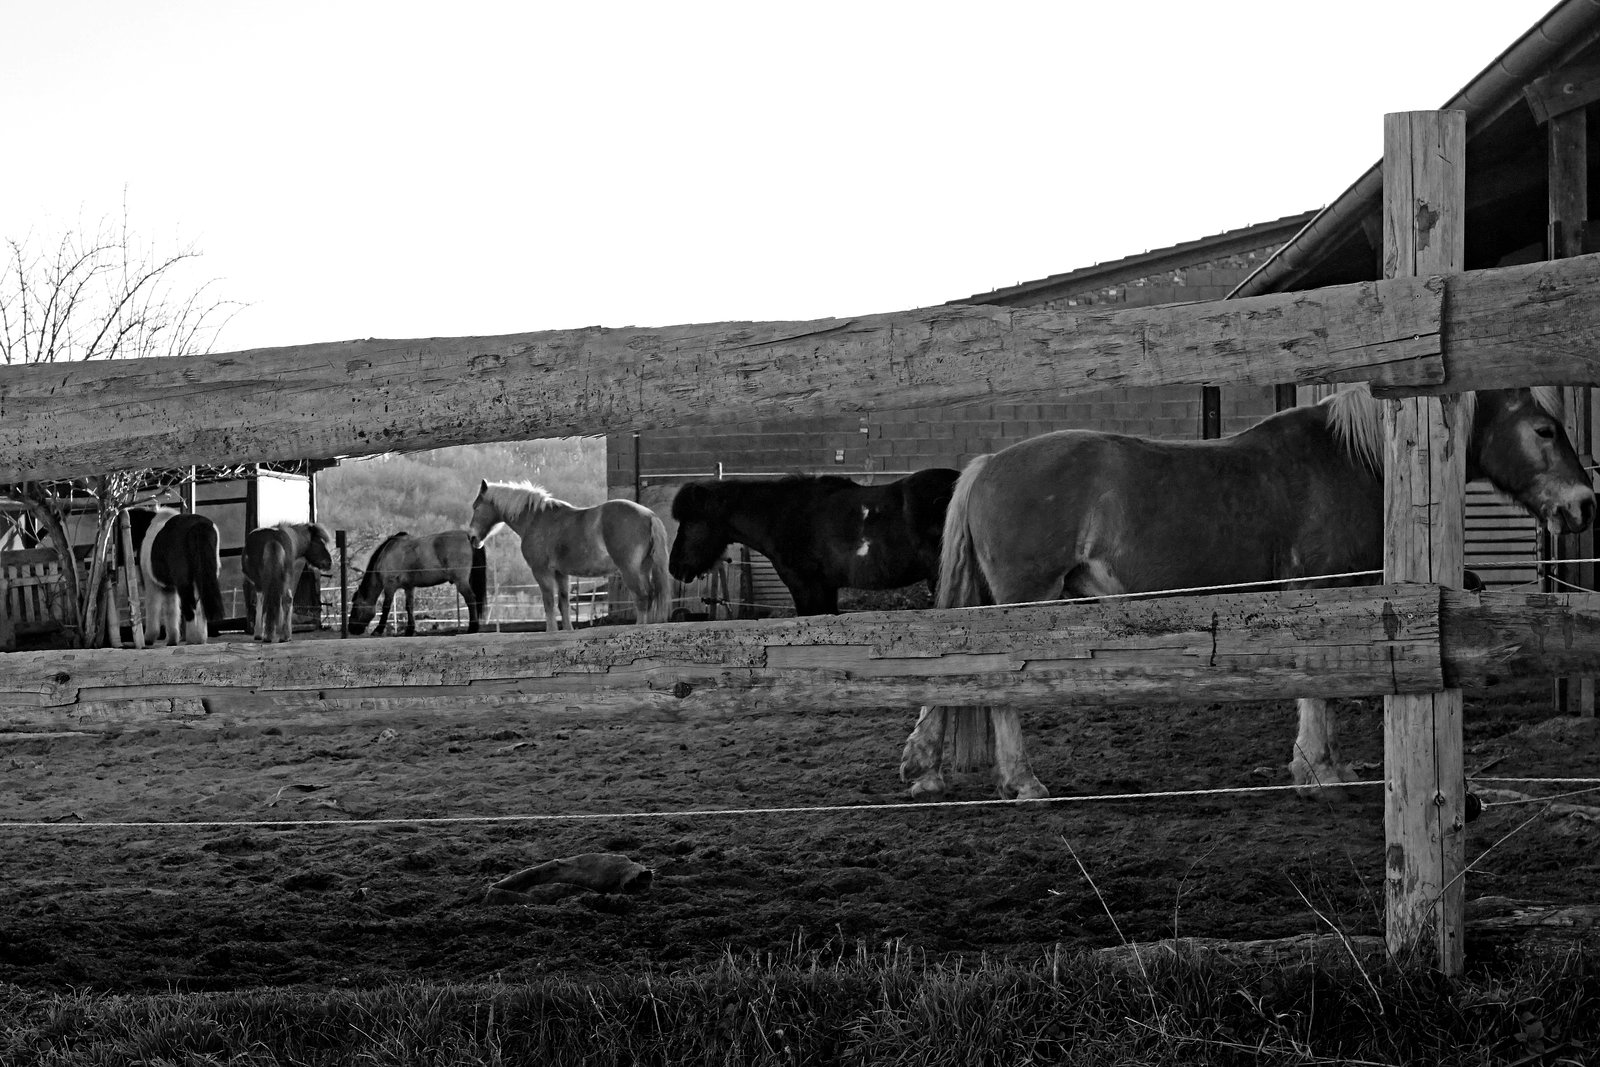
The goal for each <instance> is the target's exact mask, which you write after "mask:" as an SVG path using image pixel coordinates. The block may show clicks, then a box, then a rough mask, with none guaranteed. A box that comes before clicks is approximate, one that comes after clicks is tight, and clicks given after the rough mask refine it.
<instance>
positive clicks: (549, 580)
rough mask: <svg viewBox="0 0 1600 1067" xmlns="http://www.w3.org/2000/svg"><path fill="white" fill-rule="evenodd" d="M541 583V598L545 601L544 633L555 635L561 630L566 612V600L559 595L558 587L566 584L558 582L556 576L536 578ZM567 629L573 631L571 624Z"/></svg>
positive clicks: (542, 575) (546, 575)
mask: <svg viewBox="0 0 1600 1067" xmlns="http://www.w3.org/2000/svg"><path fill="white" fill-rule="evenodd" d="M534 581H536V582H538V583H539V597H540V599H541V600H543V601H544V632H545V633H547V634H553V633H555V632H556V631H557V630H559V629H561V618H562V615H563V614H565V612H566V607H567V604H566V599H565V598H564V597H559V596H558V595H557V587H558V586H564V585H565V584H566V583H564V582H558V581H557V580H556V579H555V577H554V576H552V575H549V574H541V575H538V576H537V577H535V578H534ZM567 629H569V630H570V629H572V626H571V624H570V623H569V624H568V626H567Z"/></svg>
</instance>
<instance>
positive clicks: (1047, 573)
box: [967, 415, 1382, 599]
mask: <svg viewBox="0 0 1600 1067" xmlns="http://www.w3.org/2000/svg"><path fill="white" fill-rule="evenodd" d="M1315 418H1316V416H1314V415H1311V416H1308V417H1307V418H1305V419H1299V418H1291V419H1276V420H1271V421H1270V423H1262V424H1258V426H1257V427H1254V428H1252V430H1250V431H1246V432H1244V433H1241V434H1236V435H1234V436H1233V437H1229V438H1224V439H1222V440H1218V441H1162V440H1154V439H1149V438H1141V437H1133V436H1129V435H1121V434H1109V433H1100V432H1096V431H1088V430H1061V431H1057V432H1055V433H1051V434H1045V435H1042V436H1040V437H1035V438H1031V439H1029V440H1027V441H1023V442H1021V443H1019V444H1017V445H1013V446H1011V447H1010V448H1007V449H1004V450H1002V451H1000V452H998V453H995V454H994V456H992V457H991V459H990V460H989V462H988V464H987V465H986V467H985V469H984V470H983V472H982V474H981V477H979V478H978V479H977V480H976V481H975V483H974V484H973V486H972V492H971V497H970V500H969V501H968V515H967V521H968V523H969V526H970V529H971V532H972V536H973V539H974V544H975V549H976V551H977V554H978V558H979V559H980V560H981V561H982V566H983V569H984V571H985V574H986V577H987V578H988V579H989V582H990V585H991V587H992V588H994V590H995V593H996V595H997V597H998V598H1000V599H1040V598H1044V597H1047V596H1061V595H1066V596H1074V595H1096V594H1102V593H1105V592H1118V591H1120V592H1152V591H1157V590H1162V589H1178V588H1186V587H1190V586H1199V585H1220V584H1230V583H1238V582H1252V581H1270V580H1274V579H1286V578H1294V577H1301V576H1307V575H1316V574H1325V573H1339V572H1344V571H1349V570H1357V569H1367V568H1368V567H1370V566H1376V565H1377V564H1376V563H1374V560H1375V559H1378V558H1379V555H1380V553H1381V538H1380V537H1379V531H1380V530H1381V522H1382V496H1381V481H1380V480H1379V479H1378V478H1377V476H1376V475H1374V474H1373V473H1372V472H1370V471H1368V470H1366V469H1365V467H1364V466H1362V465H1361V464H1360V463H1359V462H1355V461H1353V460H1352V458H1351V457H1350V455H1349V454H1348V453H1347V452H1346V451H1345V450H1344V449H1343V448H1342V446H1339V445H1338V444H1337V443H1336V442H1334V441H1333V440H1332V439H1331V438H1330V437H1329V436H1328V434H1327V433H1326V432H1325V430H1324V429H1323V428H1322V427H1321V424H1320V423H1318V422H1316V421H1315ZM1258 431H1259V432H1258Z"/></svg>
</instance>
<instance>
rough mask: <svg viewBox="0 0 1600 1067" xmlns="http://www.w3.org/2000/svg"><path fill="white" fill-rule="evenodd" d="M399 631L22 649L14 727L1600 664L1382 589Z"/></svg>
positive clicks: (1227, 696) (1064, 702)
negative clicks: (575, 628)
mask: <svg viewBox="0 0 1600 1067" xmlns="http://www.w3.org/2000/svg"><path fill="white" fill-rule="evenodd" d="M404 640H405V639H403V638H372V639H367V640H363V641H360V642H351V641H345V642H337V641H330V642H301V643H293V644H289V645H257V644H250V643H227V644H212V645H200V646H178V647H173V648H166V647H163V648H154V649H145V650H134V649H93V650H79V651H68V652H61V651H50V652H19V653H12V654H10V655H8V656H7V657H6V660H5V668H6V669H5V671H4V673H3V674H0V729H8V730H60V729H111V728H120V727H123V726H128V725H133V724H137V723H148V722H155V721H174V720H177V721H186V722H190V723H193V724H196V725H209V726H219V727H220V726H233V725H244V724H250V723H255V724H260V723H264V722H268V721H272V722H306V723H316V722H327V723H344V722H348V721H350V720H351V718H352V716H357V715H359V716H360V717H369V718H382V717H384V716H387V715H390V714H395V713H402V712H403V713H405V714H407V715H434V716H445V717H452V716H459V715H462V714H464V713H465V712H466V710H467V709H469V708H471V709H476V710H478V711H487V712H491V713H493V712H499V711H506V712H515V713H529V714H540V715H546V714H556V715H562V714H572V715H581V716H583V717H586V718H593V717H604V716H606V715H655V716H660V717H665V718H691V717H695V716H701V715H735V714H748V713H756V712H770V711H784V710H794V709H815V710H826V709H837V708H861V707H878V706H885V705H890V706H899V707H907V708H909V707H912V706H915V705H917V704H921V703H945V704H976V703H1006V704H1011V705H1014V706H1020V707H1033V708H1056V707H1062V706H1069V705H1086V704H1106V703H1122V702H1128V703H1137V704H1141V705H1143V704H1150V703H1161V702H1196V701H1202V702H1203V701H1210V700H1265V699H1277V698H1284V697H1294V696H1374V695H1379V694H1384V693H1404V692H1431V691H1434V690H1437V689H1440V688H1443V687H1444V686H1446V685H1452V686H1478V685H1486V684H1491V683H1493V682H1494V681H1495V680H1497V679H1499V678H1506V677H1511V676H1514V675H1533V674H1551V673H1572V672H1577V671H1583V670H1591V671H1592V670H1596V669H1600V594H1542V593H1505V592H1494V593H1488V592H1486V593H1481V594H1471V593H1463V592H1460V591H1456V590H1443V589H1441V588H1440V587H1438V586H1434V585H1388V586H1369V587H1363V588H1356V589H1322V590H1291V591H1287V592H1271V593H1230V594H1226V595H1219V596H1198V597H1182V598H1169V599H1163V600H1147V601H1118V602H1111V603H1101V604H1061V605H1021V606H1008V607H989V608H968V609H961V608H955V609H938V610H929V611H918V612H862V613H857V614H849V615H841V616H820V617H811V618H800V619H784V620H775V621H765V622H707V623H698V624H694V625H682V624H676V625H657V626H627V627H602V628H598V629H592V630H587V631H579V632H576V633H573V632H567V633H557V634H545V633H535V634H477V635H466V636H455V637H441V638H432V639H428V640H426V641H418V640H415V639H413V640H410V641H406V642H405V644H404V646H403V651H404V655H400V654H398V653H399V652H400V650H401V646H399V645H397V644H395V642H399V641H404Z"/></svg>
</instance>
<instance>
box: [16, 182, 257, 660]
mask: <svg viewBox="0 0 1600 1067" xmlns="http://www.w3.org/2000/svg"><path fill="white" fill-rule="evenodd" d="M3 256H4V259H3V262H0V363H6V364H20V363H59V362H67V361H73V360H84V359H134V358H141V357H145V356H177V355H191V354H194V353H198V352H208V351H210V350H211V347H212V345H214V344H215V343H216V339H217V336H218V334H219V333H220V332H221V330H222V328H223V327H224V326H226V325H227V322H228V320H229V319H231V318H232V317H233V315H234V314H235V313H236V312H237V311H238V309H239V308H240V307H241V305H239V304H238V303H236V302H232V301H225V300H220V299H217V298H215V297H214V296H212V295H211V288H212V285H213V282H212V281H210V280H208V281H205V282H202V283H199V284H197V285H186V283H185V275H186V273H187V268H188V267H189V266H191V265H192V263H193V261H194V260H196V259H197V258H198V257H199V253H198V252H197V251H195V249H194V248H193V246H185V247H180V248H178V249H176V250H175V251H171V252H164V253H163V252H157V251H156V250H154V249H153V248H152V247H149V246H146V245H143V244H141V243H140V242H138V241H137V240H136V238H135V237H134V236H133V235H132V234H131V233H130V231H129V227H128V215H127V208H126V206H124V208H123V212H122V215H121V217H120V218H118V219H107V220H102V221H101V223H100V224H99V225H98V226H97V227H96V228H95V229H94V231H93V232H92V233H91V232H89V231H87V230H83V229H81V228H80V229H78V230H69V231H67V232H66V233H64V234H62V236H61V237H60V238H59V239H58V240H55V241H53V242H46V243H40V242H38V241H36V240H34V239H33V237H32V236H31V235H29V236H28V237H24V238H7V239H6V240H5V244H4V250H3ZM183 477H184V472H181V471H177V472H174V471H159V470H130V471H118V472H114V473H110V474H102V475H96V476H93V477H87V478H74V479H68V480H63V481H54V482H24V483H21V484H18V485H11V486H0V499H3V498H6V497H9V498H11V499H12V500H14V501H16V502H17V503H19V504H21V506H22V509H23V510H24V512H25V513H26V514H28V515H29V516H30V517H31V518H32V520H33V522H34V523H35V524H36V526H37V528H38V529H39V530H40V531H42V532H43V534H44V535H45V536H46V537H47V538H48V540H49V541H50V542H51V544H52V545H53V546H54V548H55V550H56V553H57V556H58V558H59V559H61V560H62V561H63V564H62V573H63V575H64V577H65V580H66V583H67V599H68V601H69V609H70V610H72V611H73V612H75V617H73V618H70V619H67V620H65V621H66V623H67V626H68V628H69V630H72V631H75V637H76V640H77V642H78V643H82V644H95V643H98V641H99V639H100V635H101V633H102V631H103V629H104V626H103V616H102V602H103V597H102V596H101V587H102V585H103V584H104V582H105V577H106V574H107V567H108V565H109V561H110V559H111V554H112V552H113V551H114V540H115V533H116V529H117V522H118V520H119V519H120V517H121V515H122V512H123V511H124V510H125V509H126V508H127V507H128V506H129V505H130V504H132V503H134V502H135V500H136V499H137V498H138V497H139V496H142V495H154V494H155V493H157V492H160V491H162V490H164V489H169V488H171V487H172V486H174V485H176V484H177V483H179V482H180V481H181V480H182V478H183ZM85 498H92V499H93V502H94V507H95V512H96V521H97V529H96V536H95V541H94V547H93V549H92V550H91V552H90V555H89V560H88V564H89V572H88V575H87V581H83V580H81V578H80V575H79V572H78V568H77V567H76V566H73V565H70V563H69V561H72V560H73V559H74V556H73V552H72V546H71V544H70V543H69V539H68V535H67V532H66V518H67V514H68V512H69V511H70V510H72V508H73V507H74V503H75V502H78V503H83V502H85Z"/></svg>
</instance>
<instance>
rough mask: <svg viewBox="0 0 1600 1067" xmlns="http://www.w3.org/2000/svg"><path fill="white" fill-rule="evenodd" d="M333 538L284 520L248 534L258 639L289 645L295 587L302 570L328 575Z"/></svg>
mask: <svg viewBox="0 0 1600 1067" xmlns="http://www.w3.org/2000/svg"><path fill="white" fill-rule="evenodd" d="M332 540H333V536H332V535H331V534H330V533H328V529H327V527H325V526H322V525H321V524H319V523H314V522H280V523H278V524H277V525H276V526H261V527H258V528H257V529H254V530H251V531H250V532H249V533H248V534H246V535H245V539H244V557H243V559H242V560H241V563H242V565H243V569H244V582H245V591H246V595H248V594H249V593H250V591H252V590H253V591H254V592H255V605H256V611H255V620H254V626H253V627H252V632H253V633H254V635H255V640H257V641H273V642H276V641H287V640H289V637H290V635H291V633H292V632H293V630H294V625H293V621H294V620H293V618H292V615H293V613H294V587H295V583H296V582H298V581H299V579H300V572H301V569H302V568H303V567H310V568H312V569H313V570H317V571H320V572H322V573H323V574H326V573H327V572H328V571H329V570H331V569H332V567H333V552H332V551H331V550H330V549H329V547H328V546H329V544H330V542H331V541H332Z"/></svg>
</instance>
